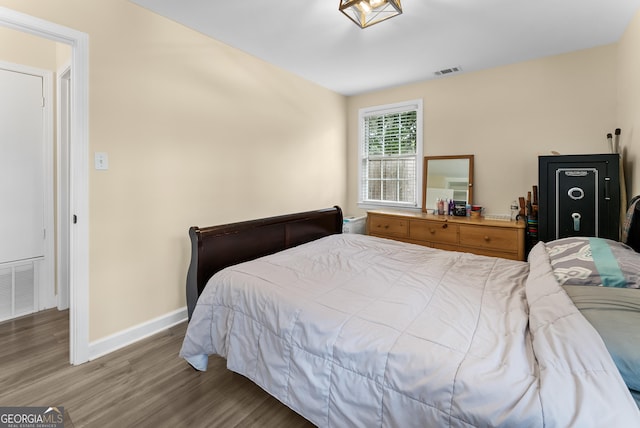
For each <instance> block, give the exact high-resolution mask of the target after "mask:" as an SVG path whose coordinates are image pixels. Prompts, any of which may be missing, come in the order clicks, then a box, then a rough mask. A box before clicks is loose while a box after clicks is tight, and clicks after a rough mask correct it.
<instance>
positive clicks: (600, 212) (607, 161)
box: [538, 154, 620, 241]
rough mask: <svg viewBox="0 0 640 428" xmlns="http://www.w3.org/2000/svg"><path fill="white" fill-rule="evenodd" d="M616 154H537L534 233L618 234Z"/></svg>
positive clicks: (557, 235)
mask: <svg viewBox="0 0 640 428" xmlns="http://www.w3.org/2000/svg"><path fill="white" fill-rule="evenodd" d="M619 168H620V156H619V155H618V154H602V155H566V156H540V157H539V158H538V191H539V202H538V203H539V205H538V235H539V239H540V240H541V241H551V240H554V239H558V238H565V237H568V236H597V237H601V238H608V239H613V240H616V241H617V240H618V239H619V234H620V230H619V228H620V177H619Z"/></svg>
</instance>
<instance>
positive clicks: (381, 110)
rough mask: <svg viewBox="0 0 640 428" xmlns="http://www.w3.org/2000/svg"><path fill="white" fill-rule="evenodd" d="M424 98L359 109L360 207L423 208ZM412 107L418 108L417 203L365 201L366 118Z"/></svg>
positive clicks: (399, 111) (398, 111)
mask: <svg viewBox="0 0 640 428" xmlns="http://www.w3.org/2000/svg"><path fill="white" fill-rule="evenodd" d="M422 104H423V103H422V99H421V98H419V99H415V100H408V101H403V102H399V103H393V104H384V105H378V106H372V107H364V108H361V109H359V110H358V202H357V204H358V207H359V208H361V209H366V208H367V207H373V206H377V207H393V208H405V209H418V208H419V209H422V175H423V174H422V173H423V165H422V162H423V160H422V159H423V152H424V141H423V135H424V133H423V126H424V110H423V106H422ZM410 109H415V110H416V113H417V115H416V117H417V121H418V123H417V129H416V205H413V204H408V203H393V202H376V201H364V200H363V199H362V194H363V191H362V158H363V153H362V149H363V141H364V118H365V116H371V115H373V114H389V113H401V112H404V111H407V110H410Z"/></svg>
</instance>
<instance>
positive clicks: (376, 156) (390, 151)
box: [358, 100, 422, 207]
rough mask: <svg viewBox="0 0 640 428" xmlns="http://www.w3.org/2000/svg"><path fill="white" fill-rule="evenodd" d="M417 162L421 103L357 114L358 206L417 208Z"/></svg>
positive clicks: (381, 108)
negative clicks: (358, 145) (358, 148)
mask: <svg viewBox="0 0 640 428" xmlns="http://www.w3.org/2000/svg"><path fill="white" fill-rule="evenodd" d="M421 158H422V101H421V100H418V101H410V102H407V103H400V104H393V105H385V106H378V107H372V108H368V109H362V110H360V186H359V187H360V191H359V195H360V196H359V201H358V202H359V203H360V204H364V205H393V206H406V207H419V206H420V205H421V201H420V197H421V193H422V192H421V191H420V183H421V178H422V174H421V172H422V169H421V168H420V159H421Z"/></svg>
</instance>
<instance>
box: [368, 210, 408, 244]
mask: <svg viewBox="0 0 640 428" xmlns="http://www.w3.org/2000/svg"><path fill="white" fill-rule="evenodd" d="M367 220H368V223H369V234H370V235H377V236H395V237H401V238H406V237H408V236H409V220H407V219H403V218H400V217H388V216H384V215H375V214H369V216H368V217H367Z"/></svg>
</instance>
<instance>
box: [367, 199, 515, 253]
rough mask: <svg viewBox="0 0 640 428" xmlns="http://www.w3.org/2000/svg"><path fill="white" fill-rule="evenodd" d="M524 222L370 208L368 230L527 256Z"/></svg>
mask: <svg viewBox="0 0 640 428" xmlns="http://www.w3.org/2000/svg"><path fill="white" fill-rule="evenodd" d="M524 232H525V223H524V222H523V221H517V222H516V221H503V220H490V219H485V218H469V217H455V216H443V215H433V214H425V213H417V212H404V211H391V210H389V211H387V210H379V211H369V213H368V216H367V233H368V234H369V235H373V236H380V237H382V238H390V239H395V240H398V241H404V242H410V243H413V244H420V245H425V246H427V247H433V248H440V249H442V250H451V251H464V252H468V253H475V254H481V255H485V256H494V257H502V258H505V259H512V260H524V259H525V250H524V243H525V236H524Z"/></svg>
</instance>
